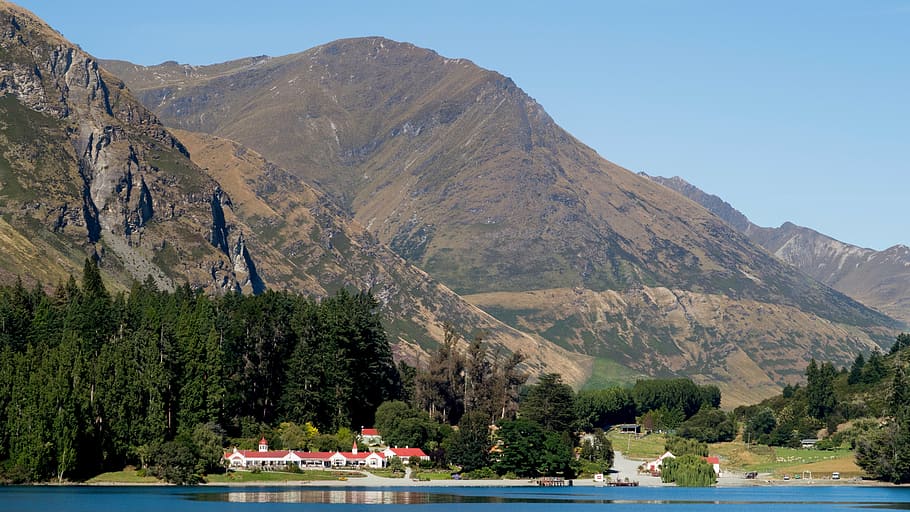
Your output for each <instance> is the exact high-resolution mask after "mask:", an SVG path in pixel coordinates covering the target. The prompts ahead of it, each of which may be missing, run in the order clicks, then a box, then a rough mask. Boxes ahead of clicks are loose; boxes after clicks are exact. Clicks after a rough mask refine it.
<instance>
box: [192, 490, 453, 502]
mask: <svg viewBox="0 0 910 512" xmlns="http://www.w3.org/2000/svg"><path fill="white" fill-rule="evenodd" d="M432 496H433V495H431V494H427V493H418V492H400V491H375V490H340V489H339V490H331V489H324V490H316V489H306V490H286V491H285V490H282V491H237V492H228V493H225V496H223V497H224V498H226V499H225V501H229V502H233V503H331V504H355V505H419V504H427V503H434V502H436V500H433V499H431V497H432ZM218 497H219V496H218V495H214V496H207V498H215V499H216V500H217V499H218Z"/></svg>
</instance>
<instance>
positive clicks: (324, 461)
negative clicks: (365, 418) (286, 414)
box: [224, 437, 429, 470]
mask: <svg viewBox="0 0 910 512" xmlns="http://www.w3.org/2000/svg"><path fill="white" fill-rule="evenodd" d="M412 450H413V448H412ZM418 450H419V448H418ZM421 453H423V451H422V450H421ZM428 458H429V457H428ZM224 460H225V461H227V463H228V466H229V467H231V468H236V469H253V468H259V469H265V470H268V469H275V470H281V469H284V468H285V467H287V466H290V465H296V466H297V467H299V468H301V469H307V468H309V469H323V468H339V467H351V466H354V467H368V468H383V467H385V466H386V455H385V454H384V453H382V452H366V453H364V452H360V453H358V451H357V443H354V446H353V447H352V449H351V451H349V452H301V451H295V450H277V451H270V450H269V444H268V442H267V441H266V440H265V438H264V437H263V438H262V439H260V440H259V449H258V450H238V449H237V448H234V450H233V451H231V452H227V453H225V454H224Z"/></svg>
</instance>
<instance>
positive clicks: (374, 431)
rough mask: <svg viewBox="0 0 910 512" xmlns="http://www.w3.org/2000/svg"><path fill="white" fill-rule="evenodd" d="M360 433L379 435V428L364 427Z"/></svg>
mask: <svg viewBox="0 0 910 512" xmlns="http://www.w3.org/2000/svg"><path fill="white" fill-rule="evenodd" d="M360 434H361V435H364V436H378V435H379V429H375V428H365V429H363V430H361V431H360Z"/></svg>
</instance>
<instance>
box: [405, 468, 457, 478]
mask: <svg viewBox="0 0 910 512" xmlns="http://www.w3.org/2000/svg"><path fill="white" fill-rule="evenodd" d="M411 478H418V479H420V480H451V479H452V470H450V469H446V470H424V469H421V470H419V471H417V472H416V473H411Z"/></svg>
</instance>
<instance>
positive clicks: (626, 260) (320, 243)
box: [0, 3, 901, 405]
mask: <svg viewBox="0 0 910 512" xmlns="http://www.w3.org/2000/svg"><path fill="white" fill-rule="evenodd" d="M0 13H2V16H3V17H2V19H0V22H2V24H0V48H2V49H0V92H2V93H3V94H4V96H2V99H0V107H2V108H3V109H4V110H2V112H0V122H2V123H5V124H6V126H7V127H14V129H4V130H3V132H2V136H0V137H2V138H0V155H3V159H0V183H2V188H0V219H2V221H0V237H2V239H3V240H4V241H5V247H6V248H5V249H4V255H5V256H6V257H5V258H4V259H3V263H0V266H2V269H3V270H2V271H3V273H4V275H5V278H6V279H14V278H15V276H16V275H21V276H25V277H28V278H30V279H32V280H34V279H41V280H42V281H44V282H45V283H49V284H50V283H54V282H55V281H57V280H59V279H62V278H63V277H64V276H66V275H68V274H71V273H75V272H76V271H77V269H78V268H80V266H81V264H80V262H81V260H82V259H83V258H84V257H85V256H86V255H90V256H91V257H95V258H97V259H99V261H100V262H101V265H102V269H103V271H104V275H105V277H106V279H108V281H109V283H110V284H111V286H118V287H126V286H128V283H129V281H130V280H131V279H144V278H145V276H147V275H151V276H152V277H153V278H154V279H155V280H156V282H158V283H159V285H160V286H163V287H172V286H175V285H177V284H180V283H181V282H183V281H188V282H190V283H191V284H192V285H193V286H196V287H200V288H204V289H206V290H208V291H209V292H210V293H224V292H226V291H228V290H242V291H244V292H249V293H257V292H261V291H262V290H263V289H266V288H271V289H287V290H294V291H299V292H301V293H309V294H313V295H317V296H319V295H324V294H326V293H331V292H332V291H333V290H335V289H337V288H338V287H341V286H357V287H364V288H370V289H372V290H373V291H374V292H375V293H376V294H377V296H379V297H380V299H381V300H382V301H383V303H384V307H385V309H386V312H387V314H388V317H389V330H390V333H391V334H392V337H393V338H394V339H396V340H397V343H396V348H397V351H398V352H397V353H398V356H399V357H400V358H407V359H409V360H411V361H418V362H419V360H420V358H421V357H423V354H425V351H426V350H427V349H430V348H432V347H433V346H434V345H435V344H436V343H437V342H438V341H439V340H440V339H441V337H442V329H441V327H440V324H441V323H443V322H448V323H451V324H454V325H455V326H456V327H457V328H458V329H459V330H460V331H461V332H462V333H464V334H465V336H471V335H472V333H483V335H484V336H485V339H487V340H489V342H490V343H493V344H496V345H497V346H499V347H502V349H504V350H508V351H514V350H521V351H522V352H523V353H525V354H527V355H528V356H529V361H528V368H529V369H530V370H531V371H532V372H534V373H537V374H539V373H542V372H547V371H556V372H560V373H563V374H564V375H565V376H566V379H567V380H568V381H569V382H572V383H573V384H575V385H576V386H581V385H583V384H585V382H588V383H589V385H594V384H597V383H604V382H615V381H628V380H630V379H634V378H635V377H636V376H640V375H651V376H670V375H687V376H691V377H692V378H693V379H695V380H696V381H698V382H712V383H716V384H718V385H719V386H721V388H722V389H723V390H724V393H725V400H726V403H727V404H728V405H732V404H736V403H744V402H754V401H756V400H758V399H760V398H763V397H766V396H770V395H771V394H773V393H776V392H777V391H778V390H779V386H780V385H781V384H782V383H784V382H793V381H796V380H798V379H800V378H801V377H802V375H803V371H804V369H805V365H806V362H807V361H808V359H809V358H810V357H815V358H817V359H825V360H831V361H834V362H837V363H840V364H846V363H848V362H849V361H851V360H852V359H853V357H854V356H855V354H856V353H857V352H859V351H869V350H871V349H873V348H875V347H879V346H886V345H888V344H889V343H890V342H891V341H892V340H893V337H894V335H895V334H896V332H897V329H898V328H900V327H901V325H900V324H899V322H897V321H895V320H894V319H892V318H890V317H888V316H886V315H884V314H882V313H880V312H878V311H875V310H872V309H870V308H868V307H866V306H864V305H862V304H860V303H858V302H856V301H855V300H853V299H851V298H849V297H847V296H846V295H844V294H842V293H840V292H838V291H836V290H833V289H831V288H829V287H827V286H825V285H824V284H821V283H820V282H818V281H816V280H814V279H812V278H810V277H807V276H806V275H804V274H803V273H801V272H798V271H797V270H796V269H794V268H793V267H791V266H790V265H787V264H784V263H782V262H781V261H780V260H778V259H777V258H775V257H773V256H772V255H771V254H769V252H768V251H766V250H765V249H763V248H762V247H760V246H759V245H758V244H756V243H755V242H754V241H752V240H750V238H748V237H746V236H745V235H743V234H741V233H740V232H738V231H737V230H735V229H733V228H731V227H730V226H729V225H728V224H727V223H726V222H724V221H722V220H721V219H720V218H718V217H717V216H716V215H714V214H712V213H710V212H709V211H708V210H706V209H705V208H703V207H702V206H700V205H698V204H696V203H694V202H692V201H689V200H688V199H685V198H683V197H681V196H680V195H679V194H677V193H675V192H673V191H671V190H669V189H667V188H666V187H663V186H661V185H659V184H657V183H654V182H652V181H651V180H648V179H646V178H644V177H641V176H638V175H636V174H634V173H631V172H629V171H627V170H625V169H622V168H621V167H619V166H616V165H615V164H612V163H610V162H608V161H606V160H604V159H603V158H601V157H600V156H599V155H597V154H596V153H595V152H594V151H593V150H591V149H590V148H588V147H586V146H584V145H583V144H581V143H580V142H579V141H577V140H576V139H574V138H573V137H572V136H571V135H569V134H568V133H566V132H565V131H564V130H562V129H561V128H560V127H559V126H557V125H556V124H555V123H554V122H553V120H552V119H551V118H550V117H549V116H548V115H547V114H546V112H545V111H544V110H543V108H542V107H541V106H540V105H538V104H537V103H536V102H535V101H534V100H533V99H531V98H530V97H528V96H527V95H526V94H525V93H524V92H523V91H521V89H519V88H518V87H517V86H516V85H515V84H514V83H512V81H511V80H510V79H508V78H506V77H503V76H502V75H500V74H498V73H495V72H492V71H487V70H484V69H481V68H479V67H477V66H475V65H474V64H472V63H471V62H469V61H466V60H462V59H447V58H444V57H441V56H439V55H437V54H435V53H434V52H432V51H430V50H425V49H421V48H417V47H415V46H413V45H409V44H405V43H398V42H394V41H390V40H387V39H382V38H364V39H350V40H342V41H336V42H333V43H329V44H326V45H323V46H320V47H317V48H314V49H312V50H309V51H306V52H303V53H300V54H295V55H289V56H284V57H275V58H270V57H257V58H249V59H242V60H238V61H233V62H228V63H224V64H218V65H214V66H204V67H194V66H187V65H180V64H176V63H173V62H170V63H164V64H162V65H159V66H153V67H142V66H136V65H133V64H130V63H126V62H117V61H97V60H95V59H94V58H92V57H91V56H88V55H86V54H85V53H83V52H81V51H80V50H79V49H78V48H77V47H75V45H73V44H72V43H69V42H67V41H65V40H63V39H62V38H61V37H60V36H59V34H57V33H55V32H54V31H53V30H51V29H50V28H48V27H47V26H46V25H44V24H43V23H42V22H41V21H40V20H38V19H37V18H35V17H34V16H33V15H31V14H30V13H27V12H26V11H24V10H21V9H19V8H16V7H14V6H12V5H10V4H7V3H0ZM99 62H100V65H99ZM131 91H132V92H131ZM134 94H135V96H134ZM134 98H138V101H137V100H135V99H134ZM140 102H141V104H142V105H146V106H147V107H148V108H150V109H152V110H153V111H154V112H155V114H152V113H150V112H149V111H147V110H146V109H145V108H144V107H143V106H142V105H140V104H139V103H140ZM158 119H161V120H162V122H163V123H164V125H166V126H169V127H172V128H174V129H177V131H174V132H172V131H170V130H169V129H165V128H164V126H162V124H161V123H159V121H158ZM181 130H186V131H181ZM190 131H192V132H196V133H190ZM36 261H47V262H48V264H47V265H43V266H42V267H41V268H40V269H38V268H37V266H36Z"/></svg>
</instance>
